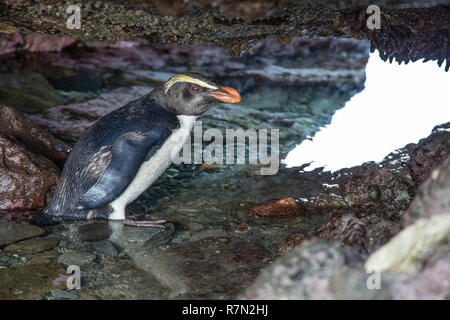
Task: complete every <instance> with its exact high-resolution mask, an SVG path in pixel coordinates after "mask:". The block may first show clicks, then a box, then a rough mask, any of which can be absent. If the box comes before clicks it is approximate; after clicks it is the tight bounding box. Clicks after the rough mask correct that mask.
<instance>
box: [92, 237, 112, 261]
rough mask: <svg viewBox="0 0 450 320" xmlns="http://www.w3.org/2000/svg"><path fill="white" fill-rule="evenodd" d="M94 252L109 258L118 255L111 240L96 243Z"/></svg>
mask: <svg viewBox="0 0 450 320" xmlns="http://www.w3.org/2000/svg"><path fill="white" fill-rule="evenodd" d="M94 250H95V252H96V253H98V254H101V255H104V256H109V257H115V256H117V254H118V253H117V249H116V248H115V247H114V245H113V244H112V242H111V241H109V240H101V241H96V242H94Z"/></svg>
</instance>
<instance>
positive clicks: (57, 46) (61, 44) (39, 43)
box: [23, 33, 76, 52]
mask: <svg viewBox="0 0 450 320" xmlns="http://www.w3.org/2000/svg"><path fill="white" fill-rule="evenodd" d="M23 37H24V46H23V50H26V51H30V52H47V51H61V50H62V49H63V48H65V47H67V46H70V45H72V44H74V43H75V42H76V40H75V39H72V38H64V37H58V36H56V35H51V34H35V33H27V34H25V35H24V36H23Z"/></svg>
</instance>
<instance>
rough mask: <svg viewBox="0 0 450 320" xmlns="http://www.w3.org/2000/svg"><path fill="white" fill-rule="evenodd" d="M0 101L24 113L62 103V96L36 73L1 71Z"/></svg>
mask: <svg viewBox="0 0 450 320" xmlns="http://www.w3.org/2000/svg"><path fill="white" fill-rule="evenodd" d="M0 102H1V103H4V104H7V105H10V106H12V107H14V108H17V109H18V110H20V111H23V112H26V113H35V112H39V111H42V110H45V109H47V108H49V107H53V106H57V105H59V104H62V103H63V100H62V98H61V97H60V96H59V95H58V94H57V92H56V91H55V89H54V88H53V87H52V86H51V85H50V84H49V83H48V81H47V79H45V77H44V76H43V75H41V74H38V73H27V72H24V73H22V74H16V73H3V74H2V75H1V77H0Z"/></svg>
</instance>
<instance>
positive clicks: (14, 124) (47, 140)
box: [0, 104, 71, 166]
mask: <svg viewBox="0 0 450 320" xmlns="http://www.w3.org/2000/svg"><path fill="white" fill-rule="evenodd" d="M0 134H3V135H6V136H9V137H13V138H14V139H15V140H17V141H19V142H20V143H21V144H23V145H25V146H26V147H27V149H28V150H30V151H32V152H35V153H39V154H41V155H43V156H45V157H47V158H48V159H50V160H52V161H53V162H54V163H56V164H57V165H59V166H62V165H63V163H64V161H65V160H66V157H67V154H68V153H69V152H70V150H71V147H70V146H68V145H66V144H65V143H64V142H62V141H60V140H58V139H56V138H54V137H53V136H52V135H50V134H49V133H48V132H46V131H45V130H43V129H42V128H41V127H40V126H39V125H38V124H36V123H35V122H34V121H32V120H31V119H28V118H27V117H25V116H24V115H23V114H22V113H20V112H18V111H17V110H16V109H14V108H12V107H10V106H7V105H3V104H0Z"/></svg>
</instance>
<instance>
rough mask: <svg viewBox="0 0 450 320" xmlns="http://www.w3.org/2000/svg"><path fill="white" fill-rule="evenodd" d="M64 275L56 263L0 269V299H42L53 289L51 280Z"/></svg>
mask: <svg viewBox="0 0 450 320" xmlns="http://www.w3.org/2000/svg"><path fill="white" fill-rule="evenodd" d="M60 274H65V271H64V269H63V268H61V266H59V265H58V264H56V263H54V262H53V263H36V264H22V265H15V266H12V267H9V268H7V269H0V299H2V300H17V299H20V300H36V299H43V298H44V296H46V295H47V294H48V293H49V292H50V291H51V290H53V289H54V288H55V287H54V285H53V280H54V279H55V278H57V277H58V276H59V275H60Z"/></svg>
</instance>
